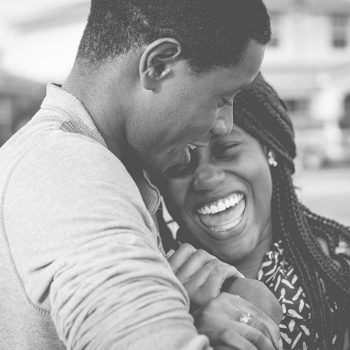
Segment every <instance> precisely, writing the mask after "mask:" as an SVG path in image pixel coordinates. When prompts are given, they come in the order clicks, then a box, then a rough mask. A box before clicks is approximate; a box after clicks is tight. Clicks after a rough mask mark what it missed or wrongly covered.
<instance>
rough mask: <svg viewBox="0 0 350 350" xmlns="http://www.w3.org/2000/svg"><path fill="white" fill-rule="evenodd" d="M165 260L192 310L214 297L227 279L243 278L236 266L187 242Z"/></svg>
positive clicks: (171, 252)
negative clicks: (184, 290)
mask: <svg viewBox="0 0 350 350" xmlns="http://www.w3.org/2000/svg"><path fill="white" fill-rule="evenodd" d="M167 258H168V261H169V263H170V265H171V268H172V270H173V271H174V273H175V275H176V277H177V278H178V279H179V280H180V282H181V283H182V284H183V286H184V287H185V289H186V291H187V293H188V295H189V298H190V301H191V309H192V310H193V309H195V308H197V307H199V306H202V305H205V304H207V303H208V302H209V301H210V300H212V299H213V298H215V297H217V296H218V295H219V294H220V291H221V287H222V285H223V283H224V282H225V280H227V279H228V278H230V277H233V278H237V277H240V278H242V277H243V275H242V274H241V273H240V272H239V271H238V270H237V269H236V268H235V267H233V266H231V265H229V264H226V263H223V262H222V261H220V260H219V259H218V258H216V257H215V256H213V255H211V254H209V253H208V252H206V251H205V250H202V249H199V250H197V249H195V248H194V247H193V246H191V245H190V244H188V243H185V244H182V245H181V247H180V248H179V249H178V250H177V251H176V252H174V251H170V252H169V253H168V255H167Z"/></svg>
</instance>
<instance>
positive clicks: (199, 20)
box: [78, 0, 271, 72]
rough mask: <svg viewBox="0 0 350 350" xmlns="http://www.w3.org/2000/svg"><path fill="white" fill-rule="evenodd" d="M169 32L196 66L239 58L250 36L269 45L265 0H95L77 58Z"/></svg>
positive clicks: (111, 52) (122, 49)
mask: <svg viewBox="0 0 350 350" xmlns="http://www.w3.org/2000/svg"><path fill="white" fill-rule="evenodd" d="M164 37H171V38H174V39H176V40H178V41H179V42H180V44H181V47H182V52H181V55H182V57H183V58H184V59H187V60H188V62H189V64H190V66H191V67H192V68H193V70H195V71H199V72H200V71H204V70H208V69H210V68H212V67H214V66H218V67H220V66H221V67H228V66H231V65H236V64H238V63H239V61H240V59H241V58H242V56H243V54H244V53H245V48H246V47H247V45H248V42H249V41H250V40H254V41H256V42H258V43H259V44H262V45H266V44H267V43H268V42H269V40H270V37H271V29H270V19H269V16H268V14H267V10H266V7H265V5H264V4H263V1H262V0H92V1H91V9H90V14H89V18H88V22H87V25H86V28H85V31H84V34H83V37H82V39H81V43H80V46H79V50H78V58H84V59H88V60H89V61H90V62H92V63H99V62H102V61H103V60H105V59H108V58H113V57H115V56H118V55H121V54H125V53H127V52H128V51H129V50H130V49H134V48H136V49H137V48H141V47H143V46H145V45H148V44H150V43H151V42H153V41H154V40H156V39H159V38H164Z"/></svg>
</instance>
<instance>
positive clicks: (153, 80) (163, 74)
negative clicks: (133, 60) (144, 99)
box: [139, 38, 181, 90]
mask: <svg viewBox="0 0 350 350" xmlns="http://www.w3.org/2000/svg"><path fill="white" fill-rule="evenodd" d="M180 53H181V45H180V43H179V42H178V41H177V40H175V39H172V38H162V39H158V40H156V41H154V42H152V43H151V44H149V45H148V46H147V47H146V49H145V51H144V52H143V54H142V56H141V59H140V65H139V75H140V81H141V84H142V86H143V88H144V89H146V90H155V89H156V88H157V87H158V85H159V84H160V83H161V81H162V80H163V79H165V78H167V77H168V76H170V74H171V72H172V67H173V64H174V63H175V62H176V61H177V59H178V58H179V56H180Z"/></svg>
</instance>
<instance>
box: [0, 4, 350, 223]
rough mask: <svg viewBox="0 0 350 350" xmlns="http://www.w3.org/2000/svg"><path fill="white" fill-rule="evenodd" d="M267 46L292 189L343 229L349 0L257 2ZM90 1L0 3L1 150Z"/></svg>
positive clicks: (347, 211)
mask: <svg viewBox="0 0 350 350" xmlns="http://www.w3.org/2000/svg"><path fill="white" fill-rule="evenodd" d="M265 3H266V5H267V7H268V9H269V12H270V15H271V20H272V31H273V38H272V41H271V43H270V45H269V47H268V49H267V52H266V56H265V62H264V64H263V67H262V72H263V74H264V75H265V77H266V79H267V80H268V81H269V82H270V83H271V84H272V85H273V86H274V87H275V88H276V89H277V90H278V91H279V93H280V95H281V96H282V98H284V100H285V101H286V103H287V106H288V109H289V111H290V114H291V116H292V118H293V121H294V124H295V127H296V138H297V144H298V149H299V152H298V158H297V173H296V176H295V184H296V186H298V188H299V190H298V191H299V194H300V196H301V198H302V200H303V201H304V202H305V203H306V204H307V205H308V206H310V207H311V208H312V209H313V210H315V211H317V212H319V213H320V214H323V215H326V216H330V217H333V218H335V219H337V220H339V221H341V222H343V223H345V224H346V225H350V0H265ZM88 11H89V1H88V0H56V1H47V0H11V1H7V0H0V145H1V144H3V143H4V142H5V141H6V140H7V139H8V138H9V137H10V136H11V135H12V134H13V133H14V132H15V131H16V130H18V129H19V128H21V127H22V126H23V125H24V124H25V123H26V122H27V121H28V120H29V119H30V118H31V117H32V116H33V114H34V113H35V112H36V110H37V109H38V108H39V106H40V103H41V100H42V98H43V96H44V94H45V86H46V83H47V82H55V83H62V82H63V81H64V79H65V77H66V76H67V74H68V73H69V70H70V68H71V67H72V64H73V61H74V57H75V54H76V51H77V47H78V44H79V40H80V37H81V35H82V32H83V29H84V25H85V22H86V18H87V15H88Z"/></svg>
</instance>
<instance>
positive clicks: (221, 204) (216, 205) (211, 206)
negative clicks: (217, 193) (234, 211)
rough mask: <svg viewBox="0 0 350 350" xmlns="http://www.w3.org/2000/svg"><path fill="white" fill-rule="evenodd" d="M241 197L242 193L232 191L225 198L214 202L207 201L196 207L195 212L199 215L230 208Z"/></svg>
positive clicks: (215, 212)
mask: <svg viewBox="0 0 350 350" xmlns="http://www.w3.org/2000/svg"><path fill="white" fill-rule="evenodd" d="M242 199H243V194H241V193H233V194H230V195H229V196H227V197H225V198H221V199H219V200H217V201H215V202H212V203H208V204H205V205H203V206H202V207H200V208H199V209H197V213H198V214H200V215H210V214H217V213H220V212H222V211H225V210H227V209H229V208H232V207H234V206H236V205H237V203H238V202H240V201H241V200H242Z"/></svg>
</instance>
